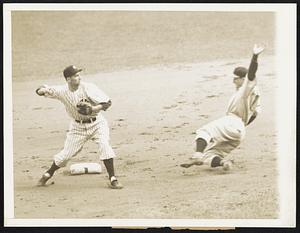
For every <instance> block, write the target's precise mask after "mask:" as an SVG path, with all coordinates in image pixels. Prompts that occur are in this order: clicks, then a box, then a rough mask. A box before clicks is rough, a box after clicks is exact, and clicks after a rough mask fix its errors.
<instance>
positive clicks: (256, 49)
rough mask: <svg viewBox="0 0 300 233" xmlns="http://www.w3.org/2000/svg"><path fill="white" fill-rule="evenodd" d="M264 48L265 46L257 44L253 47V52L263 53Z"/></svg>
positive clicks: (255, 53)
mask: <svg viewBox="0 0 300 233" xmlns="http://www.w3.org/2000/svg"><path fill="white" fill-rule="evenodd" d="M264 49H265V48H264V47H263V46H259V45H257V44H255V45H254V47H253V54H254V55H259V54H260V53H262V52H263V51H264Z"/></svg>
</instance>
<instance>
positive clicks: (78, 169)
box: [70, 163, 102, 175]
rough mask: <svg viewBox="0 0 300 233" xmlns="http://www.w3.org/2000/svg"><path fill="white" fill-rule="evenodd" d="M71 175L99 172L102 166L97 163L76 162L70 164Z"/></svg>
mask: <svg viewBox="0 0 300 233" xmlns="http://www.w3.org/2000/svg"><path fill="white" fill-rule="evenodd" d="M70 172H71V175H80V174H99V173H101V172H102V167H101V165H100V164H99V163H76V164H72V165H71V166H70Z"/></svg>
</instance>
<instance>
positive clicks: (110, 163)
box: [103, 158, 115, 179]
mask: <svg viewBox="0 0 300 233" xmlns="http://www.w3.org/2000/svg"><path fill="white" fill-rule="evenodd" d="M103 163H104V165H105V167H106V170H107V173H108V176H109V179H110V178H111V177H112V176H115V169H114V159H113V158H110V159H105V160H103Z"/></svg>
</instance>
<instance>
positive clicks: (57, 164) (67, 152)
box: [37, 123, 87, 186]
mask: <svg viewBox="0 0 300 233" xmlns="http://www.w3.org/2000/svg"><path fill="white" fill-rule="evenodd" d="M76 124H78V123H76ZM86 140H87V139H86V135H85V134H84V131H83V130H81V129H80V128H79V127H77V126H76V125H75V123H74V125H71V127H70V130H69V132H68V134H67V138H66V141H65V145H64V149H63V150H62V151H60V152H59V153H58V154H56V155H55V156H54V161H53V163H52V165H51V167H50V168H49V169H48V170H47V171H46V172H45V173H44V174H43V175H42V177H41V178H40V179H39V181H38V184H37V186H45V185H46V183H47V181H48V180H49V179H50V178H51V177H52V176H53V175H54V173H55V171H56V170H58V169H59V168H61V167H64V166H66V164H67V162H68V161H69V160H70V159H71V158H72V157H73V156H75V155H77V154H78V153H79V152H80V151H81V150H82V147H83V144H84V143H85V142H86Z"/></svg>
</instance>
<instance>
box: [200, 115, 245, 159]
mask: <svg viewBox="0 0 300 233" xmlns="http://www.w3.org/2000/svg"><path fill="white" fill-rule="evenodd" d="M196 134H197V136H196V140H197V139H198V138H202V139H204V140H205V141H206V142H207V146H206V148H205V150H204V151H203V156H204V157H203V160H204V161H205V160H208V161H209V160H210V159H211V158H212V157H214V156H216V155H218V156H220V157H221V158H225V157H226V156H227V155H228V154H229V153H230V152H231V151H232V150H234V149H235V148H237V147H238V146H239V145H240V143H241V141H242V140H243V139H244V137H245V125H244V123H243V121H242V119H241V118H239V117H237V116H235V115H227V116H224V117H221V118H219V119H217V120H214V121H212V122H210V123H208V124H206V125H204V126H202V127H201V128H199V129H198V130H197V132H196Z"/></svg>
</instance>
